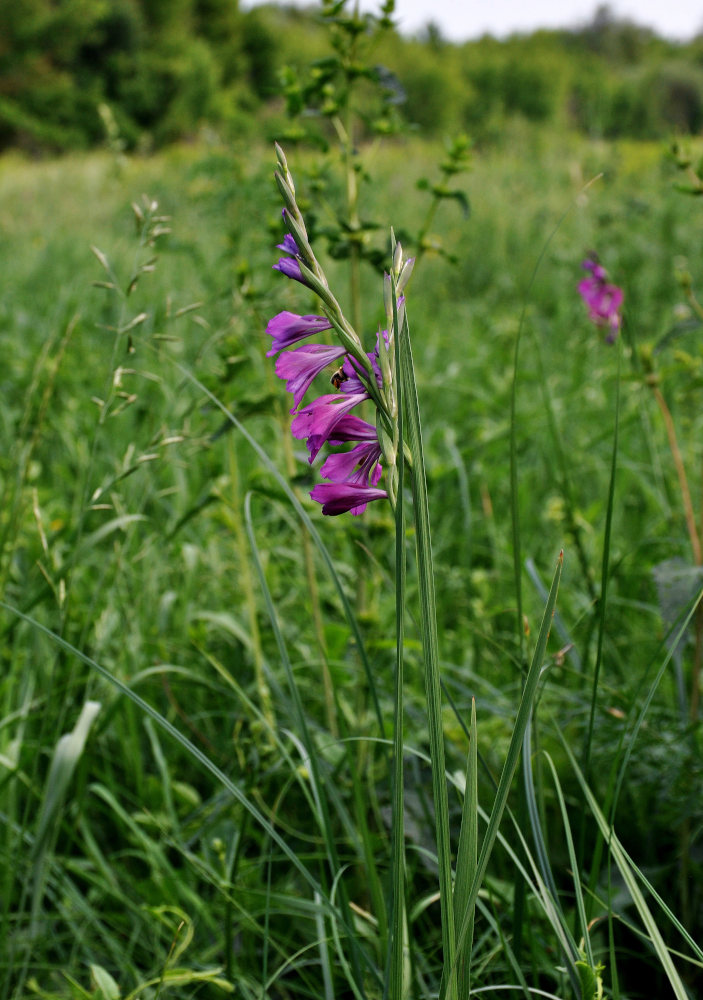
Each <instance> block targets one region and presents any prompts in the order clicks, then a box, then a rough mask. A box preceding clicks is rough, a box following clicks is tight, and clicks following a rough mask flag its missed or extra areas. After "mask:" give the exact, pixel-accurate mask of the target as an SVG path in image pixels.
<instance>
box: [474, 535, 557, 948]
mask: <svg viewBox="0 0 703 1000" xmlns="http://www.w3.org/2000/svg"><path fill="white" fill-rule="evenodd" d="M563 563H564V554H563V552H560V553H559V559H558V561H557V567H556V570H555V573H554V578H553V580H552V586H551V588H550V591H549V598H548V600H547V604H546V607H545V609H544V615H543V617H542V624H541V626H540V630H539V634H538V637H537V645H536V646H535V651H534V654H533V656H532V662H531V664H530V669H529V670H528V673H527V677H526V679H525V684H524V687H523V690H522V698H521V700H520V706H519V708H518V712H517V717H516V719H515V725H514V726H513V732H512V735H511V738H510V744H509V746H508V753H507V756H506V759H505V763H504V765H503V771H502V774H501V776H500V781H499V783H498V791H497V792H496V796H495V799H494V801H493V808H492V810H491V815H490V819H489V821H488V827H487V829H486V833H485V835H484V838H483V843H482V844H481V851H480V854H479V858H478V862H477V866H476V874H475V876H474V880H473V883H472V885H471V889H470V891H469V895H468V899H467V902H466V906H467V911H466V913H465V914H464V917H463V920H462V925H461V931H460V934H459V938H458V942H459V947H460V948H461V947H463V944H464V941H465V938H466V936H467V935H468V932H469V927H470V923H471V919H472V914H473V908H474V906H475V905H476V899H477V897H478V893H479V889H480V888H481V884H482V882H483V879H484V877H485V874H486V869H487V867H488V861H489V858H490V856H491V852H492V850H493V846H494V844H495V841H496V837H497V835H498V828H499V826H500V821H501V819H502V816H503V812H504V810H505V807H506V804H507V801H508V793H509V791H510V786H511V784H512V780H513V776H514V774H515V770H516V768H517V765H518V760H519V758H520V750H521V748H522V740H523V737H524V735H525V729H526V728H527V726H528V725H529V721H530V715H531V713H532V705H533V703H534V699H535V695H536V693H537V685H538V683H539V678H540V673H541V668H542V662H543V660H544V654H545V650H546V648H547V640H548V638H549V632H550V627H551V622H552V614H553V612H554V607H555V605H556V600H557V592H558V590H559V581H560V579H561V572H562V567H563Z"/></svg>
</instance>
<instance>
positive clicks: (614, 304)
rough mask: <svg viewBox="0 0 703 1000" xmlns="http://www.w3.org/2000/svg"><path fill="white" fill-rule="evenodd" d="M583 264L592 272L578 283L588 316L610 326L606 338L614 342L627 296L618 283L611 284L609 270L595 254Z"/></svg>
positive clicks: (595, 321)
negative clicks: (608, 279)
mask: <svg viewBox="0 0 703 1000" xmlns="http://www.w3.org/2000/svg"><path fill="white" fill-rule="evenodd" d="M581 266H582V267H583V268H584V269H585V270H586V271H589V272H590V274H589V276H588V277H587V278H584V279H583V280H582V281H580V282H579V284H578V290H579V293H580V295H581V298H582V299H583V301H584V302H585V303H586V305H587V307H588V318H589V319H590V320H591V321H592V322H593V323H595V324H596V326H606V327H608V333H607V334H606V337H605V339H606V341H607V343H609V344H612V343H614V342H615V339H616V337H617V335H618V333H619V331H620V326H621V325H622V316H621V313H620V310H621V309H622V303H623V299H624V298H625V296H624V293H623V290H622V288H618V286H617V285H611V284H609V282H608V281H607V277H608V274H607V271H606V270H605V268H604V267H603V266H602V264H599V263H598V258H597V256H596V255H595V254H591V255H590V257H588V258H587V259H586V260H584V261H583V263H582V265H581Z"/></svg>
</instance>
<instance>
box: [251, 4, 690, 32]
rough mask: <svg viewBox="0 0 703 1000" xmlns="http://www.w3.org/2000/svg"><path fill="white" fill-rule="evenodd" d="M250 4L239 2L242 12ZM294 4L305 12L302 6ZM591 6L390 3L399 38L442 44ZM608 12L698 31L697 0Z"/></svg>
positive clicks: (570, 21)
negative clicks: (436, 39) (428, 35)
mask: <svg viewBox="0 0 703 1000" xmlns="http://www.w3.org/2000/svg"><path fill="white" fill-rule="evenodd" d="M287 2H290V0H287ZM255 3H256V0H243V2H242V7H251V6H254V5H255ZM296 3H297V5H298V6H306V3H305V2H304V0H296ZM311 5H312V6H314V3H313V4H311ZM359 6H360V8H361V10H362V11H364V10H369V11H377V10H378V9H379V6H380V4H379V3H378V2H377V0H360V4H359ZM597 6H598V3H597V0H396V5H395V8H396V9H395V20H396V22H397V23H398V27H399V29H400V31H401V33H403V34H414V33H416V32H418V31H420V30H421V29H422V28H423V27H424V26H425V25H426V24H427V22H428V21H433V22H434V23H435V24H437V25H438V26H439V28H440V29H441V32H442V34H443V35H444V37H445V38H447V39H449V40H450V41H455V42H461V41H465V40H466V39H468V38H477V37H479V36H480V35H483V34H486V33H489V34H492V35H495V36H496V37H499V38H500V37H504V36H505V35H508V34H510V33H511V32H513V31H534V30H535V29H536V28H563V27H573V26H575V25H578V24H583V23H584V22H587V21H590V20H591V18H592V17H593V13H594V11H595V9H596V7H597ZM608 6H609V7H610V9H611V11H612V12H613V14H614V15H615V16H616V17H627V18H630V19H632V20H633V21H635V22H636V23H637V24H641V25H643V26H644V27H649V28H654V29H655V31H656V32H657V34H659V35H663V36H664V37H665V38H674V39H681V40H687V39H690V38H692V37H693V36H694V35H696V34H697V33H699V32H701V31H703V0H612V2H611V3H609V5H608Z"/></svg>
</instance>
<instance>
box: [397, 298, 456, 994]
mask: <svg viewBox="0 0 703 1000" xmlns="http://www.w3.org/2000/svg"><path fill="white" fill-rule="evenodd" d="M398 336H399V353H398V357H399V362H400V372H399V381H400V382H401V383H402V391H403V394H404V397H405V417H406V421H407V441H408V444H409V446H410V453H411V455H412V468H413V474H412V493H413V505H414V518H415V533H416V534H415V545H416V553H417V573H418V583H419V590H420V630H421V634H422V647H423V654H424V668H425V697H426V699H427V722H428V729H429V738H430V762H431V769H432V793H433V801H434V809H435V833H436V838H437V861H438V865H439V899H440V911H441V920H442V948H443V961H444V970H445V978H444V981H443V989H444V991H446V996H447V997H448V998H450V1000H451V998H453V997H455V996H456V979H455V973H456V962H455V954H456V935H455V929H454V906H453V903H452V871H451V855H450V839H449V798H448V795H447V782H446V778H445V766H444V733H443V729H442V692H441V685H440V676H439V641H438V638H437V612H436V602H435V589H434V570H433V565H432V539H431V533H430V513H429V502H428V498H427V479H426V476H425V458H424V454H423V448H422V428H421V422H420V406H419V402H418V398H417V386H416V383H415V372H414V368H413V359H412V350H411V347H410V331H409V328H408V321H407V313H406V314H405V315H404V319H403V325H402V327H401V329H400V331H399V333H398Z"/></svg>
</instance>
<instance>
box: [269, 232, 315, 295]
mask: <svg viewBox="0 0 703 1000" xmlns="http://www.w3.org/2000/svg"><path fill="white" fill-rule="evenodd" d="M276 249H277V250H282V251H283V252H284V253H287V254H290V257H281V259H280V260H279V261H277V263H275V264H274V265H273V269H274V271H280V272H281V274H285V276H286V277H287V278H294V279H295V281H300V282H302V283H303V284H304V285H305V284H307V282H306V281H305V278H304V277H303V275H302V272H301V270H300V261H301V256H300V250H298V244H297V243H296V242H295V240H294V239H293V237H292V236H291V234H290V233H286V235H285V236H284V237H283V243H278V244H277V246H276Z"/></svg>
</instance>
